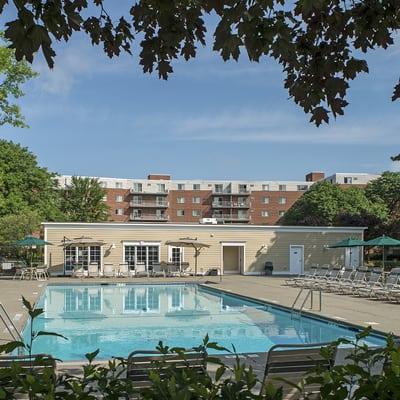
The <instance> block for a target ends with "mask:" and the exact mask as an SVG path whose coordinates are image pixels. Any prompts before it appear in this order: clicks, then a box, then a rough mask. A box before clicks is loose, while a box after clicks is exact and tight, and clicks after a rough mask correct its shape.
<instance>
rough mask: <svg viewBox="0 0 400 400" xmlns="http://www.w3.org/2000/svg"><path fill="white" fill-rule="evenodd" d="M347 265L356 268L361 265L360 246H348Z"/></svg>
mask: <svg viewBox="0 0 400 400" xmlns="http://www.w3.org/2000/svg"><path fill="white" fill-rule="evenodd" d="M344 265H345V267H352V268H356V267H359V266H360V248H359V247H346V249H345V259H344Z"/></svg>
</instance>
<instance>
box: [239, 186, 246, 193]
mask: <svg viewBox="0 0 400 400" xmlns="http://www.w3.org/2000/svg"><path fill="white" fill-rule="evenodd" d="M238 189H239V193H246V192H247V190H248V189H247V185H245V184H239V186H238Z"/></svg>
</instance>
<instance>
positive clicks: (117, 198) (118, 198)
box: [115, 194, 123, 203]
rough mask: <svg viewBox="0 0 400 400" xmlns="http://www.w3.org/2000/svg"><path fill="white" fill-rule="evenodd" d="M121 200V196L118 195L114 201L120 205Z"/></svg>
mask: <svg viewBox="0 0 400 400" xmlns="http://www.w3.org/2000/svg"><path fill="white" fill-rule="evenodd" d="M122 200H123V198H122V196H121V195H120V194H119V195H117V196H115V201H116V202H117V203H121V202H122Z"/></svg>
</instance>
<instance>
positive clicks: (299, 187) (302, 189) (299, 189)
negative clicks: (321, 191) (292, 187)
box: [297, 185, 308, 192]
mask: <svg viewBox="0 0 400 400" xmlns="http://www.w3.org/2000/svg"><path fill="white" fill-rule="evenodd" d="M297 190H298V191H299V192H304V191H306V190H308V186H307V185H297Z"/></svg>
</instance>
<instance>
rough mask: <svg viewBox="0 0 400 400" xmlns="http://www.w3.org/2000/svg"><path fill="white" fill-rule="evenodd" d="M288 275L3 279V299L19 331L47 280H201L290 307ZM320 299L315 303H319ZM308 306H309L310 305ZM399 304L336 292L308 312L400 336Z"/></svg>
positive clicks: (3, 335)
mask: <svg viewBox="0 0 400 400" xmlns="http://www.w3.org/2000/svg"><path fill="white" fill-rule="evenodd" d="M284 281H285V278H278V277H266V276H240V275H225V276H224V277H223V280H222V283H221V282H219V277H197V278H193V277H187V278H150V279H148V278H133V279H127V278H121V279H110V278H107V279H101V278H100V279H97V278H90V279H88V278H86V279H73V278H51V279H50V280H48V281H44V282H42V281H29V280H23V281H21V280H12V279H11V280H10V279H0V302H1V303H3V305H4V306H5V307H6V309H7V311H8V313H9V314H10V316H11V318H12V319H13V322H14V324H15V326H16V327H17V329H18V330H21V329H22V328H23V326H24V324H25V321H26V317H27V316H26V311H25V310H24V307H23V305H22V302H21V296H24V297H26V298H27V299H28V300H29V301H31V302H36V301H37V299H38V297H39V296H40V294H41V293H42V291H43V290H44V289H45V287H46V285H47V284H48V283H50V284H64V283H74V284H80V283H84V284H85V283H86V284H87V283H100V282H102V283H104V282H108V283H121V282H123V283H132V284H133V283H138V284H143V283H179V282H181V283H182V282H198V283H203V284H208V285H210V286H212V287H215V288H217V289H221V290H224V291H227V292H231V293H237V294H240V295H242V296H247V297H251V298H254V299H257V300H262V301H265V302H268V303H271V304H276V305H278V306H283V307H289V308H290V307H291V305H292V303H293V301H294V299H295V298H296V295H297V293H298V291H299V289H297V288H292V287H288V286H283V284H284ZM317 300H318V299H316V301H315V303H317V304H316V305H318V301H317ZM307 306H308V305H307ZM399 311H400V304H393V303H388V302H384V301H376V300H371V299H366V298H359V297H355V296H350V295H340V294H335V293H326V292H324V293H323V294H322V311H317V310H309V311H307V312H309V313H312V314H314V315H317V316H322V317H326V318H329V319H331V320H334V321H337V322H343V323H350V324H354V325H357V326H368V325H371V326H372V328H374V329H375V330H377V331H380V332H386V333H388V332H393V333H394V334H395V335H398V336H400V312H399ZM3 329H4V328H3V327H1V328H0V338H6V337H7V332H6V331H3Z"/></svg>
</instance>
